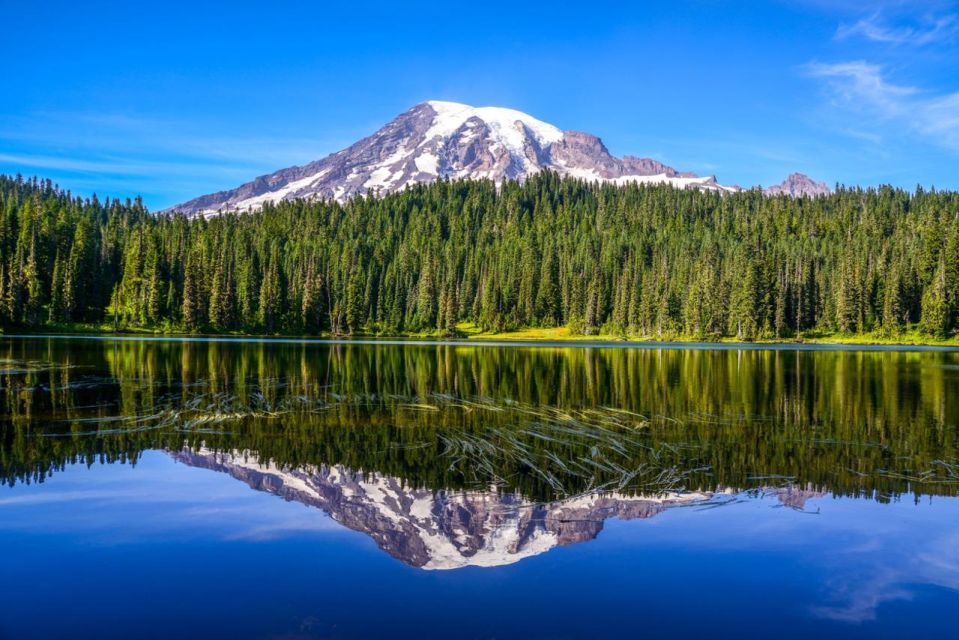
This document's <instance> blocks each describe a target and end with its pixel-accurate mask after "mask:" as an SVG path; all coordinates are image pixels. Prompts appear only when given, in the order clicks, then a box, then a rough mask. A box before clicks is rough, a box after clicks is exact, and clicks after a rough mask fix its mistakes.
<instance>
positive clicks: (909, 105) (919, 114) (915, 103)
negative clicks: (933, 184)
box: [804, 60, 959, 151]
mask: <svg viewBox="0 0 959 640" xmlns="http://www.w3.org/2000/svg"><path fill="white" fill-rule="evenodd" d="M804 70H805V72H806V74H807V75H809V76H811V77H813V78H817V79H820V80H822V81H823V82H825V84H826V88H827V90H828V92H829V94H830V98H831V105H832V106H833V107H834V108H835V109H836V110H838V112H839V115H841V116H845V118H844V119H845V120H847V121H848V122H853V123H855V127H854V128H855V130H857V131H860V132H862V131H863V130H864V129H872V130H873V131H871V132H867V133H869V134H870V135H872V134H875V135H882V133H883V132H884V131H888V130H889V125H890V124H894V125H895V129H896V130H898V131H907V132H910V133H913V134H916V135H919V136H922V137H923V138H925V139H927V140H928V141H931V142H934V143H936V144H938V145H940V146H942V147H944V148H947V149H950V150H952V151H959V92H954V93H944V94H943V93H941V94H933V93H931V92H928V91H923V90H921V89H920V88H918V87H913V86H908V85H902V84H896V83H894V82H891V81H890V80H888V77H887V73H886V71H885V70H884V69H883V67H882V66H880V65H877V64H872V63H869V62H865V61H862V60H858V61H852V62H840V63H835V64H823V63H818V62H816V63H810V64H807V65H805V67H804Z"/></svg>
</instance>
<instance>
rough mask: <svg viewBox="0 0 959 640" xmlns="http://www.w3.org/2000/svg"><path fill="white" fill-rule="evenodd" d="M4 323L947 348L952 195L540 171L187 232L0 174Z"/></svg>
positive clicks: (957, 233)
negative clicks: (903, 340) (796, 194)
mask: <svg viewBox="0 0 959 640" xmlns="http://www.w3.org/2000/svg"><path fill="white" fill-rule="evenodd" d="M0 325H2V327H4V328H5V329H6V330H8V331H9V330H16V329H22V328H36V329H43V328H49V329H64V328H70V327H76V328H78V329H84V328H85V329H86V330H104V331H138V330H153V331H164V332H184V333H243V334H260V335H277V334H284V335H334V336H350V335H354V336H355V335H443V336H455V335H459V334H461V333H462V331H463V330H464V327H473V328H476V329H478V330H482V331H484V332H490V333H497V332H505V331H512V330H517V329H523V328H530V327H568V328H569V331H570V333H571V334H575V335H604V336H621V337H635V338H658V339H677V338H695V339H704V340H715V339H722V338H735V339H739V340H759V339H770V340H775V339H796V338H798V339H801V338H803V337H804V336H815V335H821V334H835V335H858V334H871V335H876V336H883V337H885V338H888V339H889V340H895V339H896V337H897V336H900V335H902V334H903V333H904V332H907V331H915V332H921V333H922V334H924V335H925V336H928V337H929V338H930V339H931V340H946V339H950V338H951V337H952V336H954V335H955V333H956V331H957V329H959V194H957V193H955V192H948V191H936V190H923V189H921V188H917V189H916V190H915V191H914V192H908V191H905V190H901V189H895V188H891V187H880V188H876V189H861V188H841V187H840V188H838V189H837V190H836V191H835V192H834V193H833V194H831V195H829V196H823V197H817V198H790V197H787V196H775V197H769V196H766V195H764V194H763V193H762V192H760V191H759V190H757V189H753V190H750V191H744V192H741V193H736V194H726V195H722V194H717V193H708V192H700V191H696V190H681V189H676V188H673V187H669V186H665V185H664V186H659V185H626V186H615V185H605V184H598V183H588V182H584V181H581V180H575V179H568V178H561V177H559V176H558V175H556V174H555V173H551V172H548V171H547V172H543V173H541V174H538V175H535V176H533V177H531V178H530V179H528V180H526V181H525V182H523V183H517V182H506V183H504V184H503V185H500V186H496V185H494V184H493V183H492V182H488V181H448V180H441V181H438V182H435V183H432V184H429V185H419V186H414V187H411V188H408V189H406V190H405V191H402V192H399V193H394V194H390V195H386V196H383V197H377V196H374V195H370V196H366V197H361V198H356V199H353V200H351V201H349V202H347V203H345V204H340V203H336V202H324V201H316V202H307V201H291V202H280V203H278V204H275V205H271V204H267V205H266V206H265V207H264V208H263V209H262V210H261V211H259V212H255V213H239V214H237V213H227V214H223V215H218V216H212V217H209V218H203V217H194V218H189V217H186V216H184V215H180V214H167V213H160V214H154V213H151V212H149V211H147V209H146V208H145V207H144V205H143V203H142V202H141V201H140V200H139V199H137V200H135V201H131V200H118V199H105V200H100V199H98V198H97V197H96V196H94V197H92V198H80V197H76V196H73V195H71V193H69V192H67V191H64V190H61V189H59V188H57V187H56V186H55V185H54V184H52V183H51V182H50V181H48V180H40V179H36V178H32V179H25V178H23V177H21V176H16V177H0Z"/></svg>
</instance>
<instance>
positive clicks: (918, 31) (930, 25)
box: [836, 13, 959, 46]
mask: <svg viewBox="0 0 959 640" xmlns="http://www.w3.org/2000/svg"><path fill="white" fill-rule="evenodd" d="M957 36H959V16H956V15H954V14H950V15H945V16H940V17H927V18H925V19H924V20H922V22H921V24H907V25H895V24H890V22H888V21H887V20H885V19H884V18H883V17H882V16H881V15H880V14H878V13H875V14H873V15H871V16H869V17H866V18H862V19H860V20H858V21H856V22H854V23H852V24H844V25H841V26H840V27H839V29H838V30H837V31H836V39H837V40H844V39H846V38H865V39H866V40H871V41H873V42H880V43H883V44H892V45H912V46H923V45H928V44H933V43H937V42H946V41H952V40H955V39H956V37H957Z"/></svg>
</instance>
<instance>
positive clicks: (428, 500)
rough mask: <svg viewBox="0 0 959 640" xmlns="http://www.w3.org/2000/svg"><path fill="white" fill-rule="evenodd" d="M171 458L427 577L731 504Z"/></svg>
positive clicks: (186, 455)
mask: <svg viewBox="0 0 959 640" xmlns="http://www.w3.org/2000/svg"><path fill="white" fill-rule="evenodd" d="M171 455H172V456H173V457H174V458H175V459H176V460H178V461H180V462H183V463H185V464H188V465H190V466H192V467H199V468H204V469H210V470H213V471H219V472H223V473H228V474H230V475H231V476H233V477H234V478H236V479H238V480H240V481H242V482H245V483H246V484H248V485H249V486H250V487H251V488H253V489H256V490H258V491H265V492H268V493H271V494H273V495H276V496H279V497H282V498H283V499H285V500H289V501H296V502H300V503H302V504H304V505H307V506H310V507H315V508H318V509H321V510H322V511H324V512H326V513H327V514H328V515H329V516H330V517H331V518H333V519H334V520H336V521H337V522H339V523H340V524H342V525H343V526H345V527H348V528H350V529H353V530H354V531H360V532H363V533H365V534H366V535H369V536H370V537H371V538H373V540H374V541H375V542H376V544H377V546H379V547H380V549H382V550H383V551H385V552H387V553H388V554H390V555H391V556H393V557H394V558H396V559H398V560H401V561H402V562H405V563H406V564H409V565H411V566H414V567H419V568H422V569H457V568H460V567H466V566H478V567H493V566H500V565H506V564H512V563H515V562H518V561H520V560H522V559H524V558H528V557H531V556H535V555H539V554H541V553H544V552H546V551H548V550H550V549H552V548H553V547H556V546H560V545H569V544H575V543H579V542H585V541H588V540H592V539H593V538H595V537H596V536H597V535H598V534H599V532H600V531H601V530H602V529H603V523H604V521H605V520H607V519H608V518H621V519H635V518H651V517H653V516H655V515H657V514H659V513H662V512H663V511H665V510H667V509H669V508H671V507H675V506H679V505H689V504H695V503H698V502H707V501H710V500H713V499H717V498H719V499H722V498H724V497H726V494H724V493H715V492H708V491H706V492H703V491H690V492H670V493H665V494H660V495H648V496H642V495H625V494H617V493H602V494H599V493H597V494H588V495H583V496H578V497H575V498H571V499H568V500H563V501H558V502H554V503H549V504H542V503H533V502H530V501H529V500H527V499H525V498H524V497H522V496H521V495H519V494H517V493H509V492H502V491H497V490H495V489H493V488H491V489H490V490H488V491H443V490H438V491H434V490H431V489H422V488H420V489H414V488H411V487H410V486H409V485H408V484H407V483H405V482H404V481H403V480H402V479H400V478H394V477H390V476H384V475H380V474H374V473H363V472H354V471H352V470H350V469H347V468H345V467H343V466H341V465H334V466H321V467H319V468H316V469H313V470H298V469H286V468H279V467H277V466H276V465H273V464H271V463H268V462H265V461H261V460H259V458H258V456H257V455H256V453H254V452H248V451H245V452H239V451H234V452H214V451H210V450H206V449H200V450H197V451H188V450H183V451H176V452H171ZM733 493H734V492H733ZM769 493H773V494H775V495H777V497H778V498H779V500H780V501H781V502H782V503H783V504H785V505H788V506H791V507H794V508H802V507H803V505H804V504H805V501H806V499H808V498H810V497H814V496H822V495H823V494H822V493H818V492H814V491H813V490H812V489H811V488H807V489H798V488H792V487H789V488H777V489H772V490H770V492H769Z"/></svg>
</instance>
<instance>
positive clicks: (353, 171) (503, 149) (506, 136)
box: [169, 100, 739, 215]
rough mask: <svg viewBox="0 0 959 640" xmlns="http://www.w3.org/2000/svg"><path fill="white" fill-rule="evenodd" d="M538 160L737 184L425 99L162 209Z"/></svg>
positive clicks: (276, 197)
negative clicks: (332, 143) (226, 186)
mask: <svg viewBox="0 0 959 640" xmlns="http://www.w3.org/2000/svg"><path fill="white" fill-rule="evenodd" d="M545 169H549V170H551V171H555V172H557V173H559V174H560V175H563V176H570V177H574V178H581V179H584V180H590V181H601V182H613V183H617V184H625V183H629V182H636V183H663V184H672V185H673V186H676V187H680V188H696V189H701V190H707V191H723V192H728V191H738V190H739V189H738V188H735V187H726V186H723V185H721V184H719V183H717V182H716V180H715V178H712V177H708V178H700V177H698V176H696V175H695V174H692V173H680V172H678V171H676V170H675V169H673V168H672V167H669V166H666V165H665V164H662V163H661V162H659V161H657V160H652V159H649V158H636V157H633V156H626V157H624V158H617V157H615V156H613V155H611V154H610V153H609V151H608V150H607V148H606V146H605V145H604V144H603V142H602V140H600V139H599V138H598V137H596V136H594V135H591V134H588V133H578V132H572V131H562V130H561V129H559V128H558V127H555V126H553V125H551V124H549V123H547V122H543V121H542V120H539V119H537V118H534V117H533V116H530V115H529V114H526V113H523V112H522V111H517V110H515V109H508V108H505V107H473V106H470V105H466V104H461V103H458V102H446V101H440V100H430V101H428V102H423V103H421V104H418V105H416V106H415V107H413V108H411V109H409V110H408V111H406V112H404V113H402V114H400V115H399V116H397V117H396V118H394V119H393V120H392V121H390V122H389V123H387V124H386V125H385V126H384V127H382V128H381V129H380V130H379V131H377V132H375V133H374V134H373V135H371V136H369V137H367V138H364V139H362V140H360V141H359V142H356V143H355V144H353V145H351V146H350V147H347V148H346V149H343V150H342V151H338V152H336V153H333V154H331V155H329V156H327V157H326V158H323V159H321V160H316V161H314V162H311V163H309V164H306V165H303V166H296V167H289V168H287V169H281V170H279V171H276V172H274V173H271V174H268V175H264V176H260V177H258V178H256V179H254V180H252V181H250V182H247V183H246V184H243V185H240V186H239V187H237V188H235V189H230V190H227V191H221V192H218V193H213V194H209V195H205V196H200V197H199V198H194V199H193V200H190V201H189V202H185V203H183V204H180V205H177V206H174V207H171V208H170V209H169V211H180V212H183V213H186V214H188V215H215V214H217V213H220V212H225V211H249V210H256V209H259V208H260V207H262V206H263V205H264V204H266V203H267V202H271V201H272V202H279V201H281V200H292V199H296V198H304V199H320V200H338V201H344V200H347V199H349V198H352V197H354V196H358V195H363V194H365V193H367V192H376V193H390V192H393V191H400V190H402V189H404V188H405V187H407V186H409V185H412V184H417V183H425V182H431V181H433V180H436V179H438V178H454V179H459V178H465V179H488V180H492V181H493V182H495V183H497V184H499V183H501V182H503V181H504V180H524V179H526V178H527V177H528V176H530V175H532V174H534V173H537V172H539V171H543V170H545Z"/></svg>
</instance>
